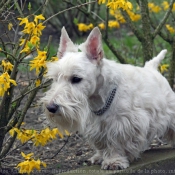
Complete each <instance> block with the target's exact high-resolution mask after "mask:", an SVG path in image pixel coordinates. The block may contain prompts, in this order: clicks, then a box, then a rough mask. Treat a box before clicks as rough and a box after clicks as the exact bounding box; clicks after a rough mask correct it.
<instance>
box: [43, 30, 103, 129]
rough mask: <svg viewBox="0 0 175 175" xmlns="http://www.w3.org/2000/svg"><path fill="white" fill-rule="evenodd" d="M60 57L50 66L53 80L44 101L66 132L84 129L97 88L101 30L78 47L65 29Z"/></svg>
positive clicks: (99, 67) (101, 55) (49, 113)
mask: <svg viewBox="0 0 175 175" xmlns="http://www.w3.org/2000/svg"><path fill="white" fill-rule="evenodd" d="M79 49H80V51H79ZM57 55H58V57H59V61H56V62H51V63H48V64H47V68H48V73H47V77H48V78H50V79H53V81H52V84H51V87H50V90H48V91H47V92H46V95H45V97H43V98H42V101H43V102H44V108H45V111H46V115H47V116H48V118H49V119H50V120H51V121H53V122H54V123H55V124H57V125H59V127H61V128H63V129H68V130H69V131H73V130H81V129H82V128H83V127H84V125H85V122H86V119H87V117H88V116H89V115H90V113H91V111H90V107H89V103H88V99H89V98H90V97H91V96H92V95H93V94H94V92H95V90H96V88H97V84H98V77H99V75H100V70H101V64H102V62H101V60H102V58H103V49H102V41H101V33H100V31H99V29H98V28H97V27H96V28H94V29H93V30H92V31H91V33H90V34H89V36H88V38H87V40H86V41H85V42H84V43H83V44H81V45H80V46H76V45H74V44H73V42H72V41H71V40H70V38H69V36H68V34H67V32H66V30H65V28H64V27H63V29H62V31H61V38H60V45H59V49H58V54H57Z"/></svg>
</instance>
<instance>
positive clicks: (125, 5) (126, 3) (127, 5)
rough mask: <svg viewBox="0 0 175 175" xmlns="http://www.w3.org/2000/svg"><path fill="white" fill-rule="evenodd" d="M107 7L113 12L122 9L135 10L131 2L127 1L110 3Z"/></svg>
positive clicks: (119, 0) (120, 0)
mask: <svg viewBox="0 0 175 175" xmlns="http://www.w3.org/2000/svg"><path fill="white" fill-rule="evenodd" d="M107 6H108V7H109V8H110V9H112V10H116V9H119V8H122V9H123V10H126V11H127V10H132V9H133V6H132V4H131V2H129V1H126V0H117V1H108V3H107Z"/></svg>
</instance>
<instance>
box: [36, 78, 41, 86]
mask: <svg viewBox="0 0 175 175" xmlns="http://www.w3.org/2000/svg"><path fill="white" fill-rule="evenodd" d="M40 84H41V81H40V79H37V80H36V81H35V85H36V87H38V86H39V85H40Z"/></svg>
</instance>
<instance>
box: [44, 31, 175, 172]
mask: <svg viewBox="0 0 175 175" xmlns="http://www.w3.org/2000/svg"><path fill="white" fill-rule="evenodd" d="M63 41H64V42H63ZM79 48H80V49H81V52H78V50H77V47H76V46H75V45H74V44H73V43H72V41H71V40H70V38H69V37H68V35H67V33H66V30H65V29H64V28H63V29H62V35H61V40H60V48H59V51H58V55H59V56H60V60H59V61H57V62H53V63H49V64H48V65H47V67H48V74H47V76H48V78H52V79H53V83H52V85H51V88H50V90H49V91H48V92H47V93H46V96H45V97H43V99H42V101H43V102H44V107H45V111H46V115H47V116H48V118H49V119H50V121H52V122H53V123H54V124H56V125H57V126H58V127H59V129H60V128H61V129H62V130H64V129H67V130H69V131H72V132H73V131H77V130H78V131H80V132H81V133H82V134H83V135H84V136H85V137H86V138H87V139H88V140H89V142H90V144H91V145H92V146H93V147H94V149H95V150H96V154H95V155H94V156H93V157H92V158H91V159H90V160H91V162H92V163H97V162H101V166H102V167H101V168H102V169H118V168H121V169H123V168H127V167H128V166H129V162H131V161H133V160H134V159H135V158H138V157H139V154H140V153H141V152H143V151H144V150H145V149H147V147H148V146H149V144H150V142H151V141H152V139H153V138H154V137H155V136H157V137H165V138H167V139H169V140H170V141H171V142H172V144H174V143H175V94H174V92H173V91H172V90H171V88H170V86H169V84H168V82H167V80H166V79H165V78H164V77H163V76H162V75H161V74H160V73H159V72H158V71H157V67H158V65H159V63H160V61H161V60H162V59H163V58H164V56H165V54H166V52H167V51H166V50H163V51H161V52H160V54H159V55H158V56H157V57H155V58H154V59H153V60H151V61H149V62H147V63H146V65H145V67H143V68H140V67H135V66H131V65H122V64H118V63H115V62H114V61H110V60H107V59H105V58H103V57H104V55H103V49H102V43H101V34H100V31H99V29H98V28H94V29H93V30H92V32H91V33H90V35H89V37H88V38H87V40H86V42H85V43H83V44H81V45H80V47H79ZM73 77H79V78H81V79H82V80H81V81H80V82H78V83H72V78H73ZM114 87H116V88H117V90H116V94H115V97H114V99H113V102H112V104H111V105H110V107H109V109H107V110H106V111H105V112H104V113H103V114H102V115H101V116H98V115H95V114H94V112H93V111H98V110H99V109H100V108H102V107H103V106H104V104H105V102H106V99H107V98H108V97H109V95H110V92H111V90H112V89H113V88H114ZM53 104H56V105H57V106H59V108H58V109H57V110H56V111H54V112H49V111H48V109H49V106H52V105H53Z"/></svg>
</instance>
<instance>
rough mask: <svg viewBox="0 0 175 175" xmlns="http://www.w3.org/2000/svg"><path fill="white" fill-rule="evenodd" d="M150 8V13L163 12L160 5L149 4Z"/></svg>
mask: <svg viewBox="0 0 175 175" xmlns="http://www.w3.org/2000/svg"><path fill="white" fill-rule="evenodd" d="M148 7H149V10H150V12H154V13H158V12H160V11H161V7H159V6H158V5H155V4H154V3H153V2H152V3H151V2H149V3H148Z"/></svg>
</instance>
